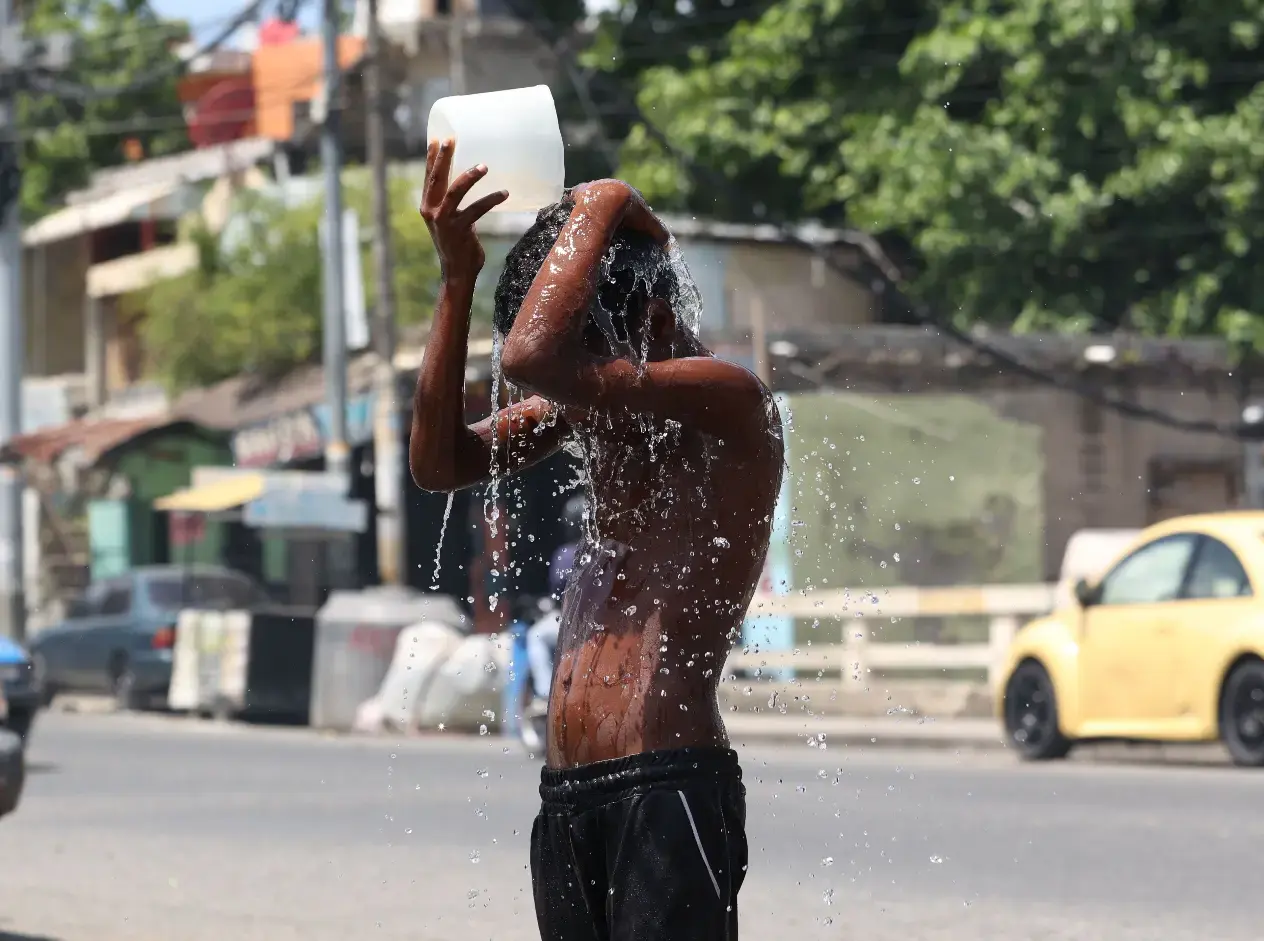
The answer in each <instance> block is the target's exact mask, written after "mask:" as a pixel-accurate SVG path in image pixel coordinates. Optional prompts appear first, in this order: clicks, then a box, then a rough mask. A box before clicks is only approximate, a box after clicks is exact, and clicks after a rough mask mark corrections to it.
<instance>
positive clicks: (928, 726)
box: [729, 722, 1008, 752]
mask: <svg viewBox="0 0 1264 941" xmlns="http://www.w3.org/2000/svg"><path fill="white" fill-rule="evenodd" d="M903 724H904V723H897V724H895V727H894V728H892V727H889V726H888V727H882V726H877V727H874V726H870V727H868V728H865V727H859V728H831V727H830V726H829V724H828V723H824V722H822V723H813V724H811V725H801V726H799V727H798V728H793V729H791V728H780V729H779V728H773V727H770V726H766V727H763V728H757V727H746V728H743V727H742V723H737V722H730V723H729V737H730V738H732V739H733V741H735V742H737V743H739V744H751V745H755V744H760V745H809V746H811V745H814V744H819V743H820V742H822V741H823V742H824V743H825V745H826V746H833V747H855V748H890V749H903V750H928V751H929V750H935V751H971V752H1002V751H1007V750H1008V746H1007V745H1006V744H1005V740H1004V739H1003V738H1002V737H1001V734H1000V731H999V730H996V731H995V732H991V733H988V732H984V731H982V730H979V729H969V728H967V729H954V728H952V727H951V726H952V724H951V723H943V724H936V723H933V722H928V723H925V724H917V725H913V724H911V723H910V726H909V727H907V728H901V727H900V726H901V725H903Z"/></svg>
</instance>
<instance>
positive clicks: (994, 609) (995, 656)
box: [727, 584, 1058, 684]
mask: <svg viewBox="0 0 1264 941" xmlns="http://www.w3.org/2000/svg"><path fill="white" fill-rule="evenodd" d="M1057 588H1058V586H1057V585H1053V584H1040V585H973V586H966V587H956V588H911V587H898V588H880V589H877V590H875V591H872V592H852V591H846V590H843V591H837V590H835V591H812V592H799V593H795V594H792V595H760V596H757V597H756V598H755V600H754V601H753V602H752V604H751V608H750V614H751V616H760V615H769V616H781V617H794V618H819V619H821V620H822V621H828V622H835V621H837V622H838V623H840V624H841V626H842V630H843V632H844V637H845V640H844V641H843V642H842V643H832V644H807V645H804V646H801V647H796V648H794V649H792V650H760V649H758V648H756V647H753V646H752V647H744V648H742V649H740V650H737V651H734V653H733V655H732V656H731V657H730V658H729V661H728V666H727V669H729V670H755V669H765V670H786V669H792V670H795V671H796V672H808V671H820V670H831V671H832V670H838V671H840V673H841V675H842V676H843V677H847V676H856V677H861V676H864V675H865V674H866V673H867V672H868V671H870V670H879V671H882V670H969V669H976V670H986V671H987V675H988V681H989V682H990V683H993V684H994V683H995V682H996V680H997V672H998V670H999V669H1000V668H1001V667H1002V666H1003V664H1004V661H1005V654H1006V652H1007V651H1008V650H1009V645H1010V643H1011V642H1012V641H1013V639H1014V634H1015V632H1017V630H1018V628H1019V627H1020V626H1021V625H1022V623H1023V622H1024V621H1026V620H1029V619H1030V618H1032V617H1036V616H1039V615H1042V614H1048V613H1049V612H1050V611H1052V610H1053V608H1054V604H1055V599H1056V595H1057ZM960 616H975V617H988V618H990V619H991V624H990V626H989V630H988V640H987V643H978V644H925V643H898V642H887V643H883V642H882V641H875V640H874V639H873V636H872V634H873V632H872V631H871V630H870V628H869V622H871V621H873V620H874V619H877V618H881V619H889V618H925V617H960Z"/></svg>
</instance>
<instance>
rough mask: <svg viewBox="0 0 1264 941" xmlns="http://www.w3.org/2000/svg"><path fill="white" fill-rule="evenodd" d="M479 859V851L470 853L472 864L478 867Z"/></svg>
mask: <svg viewBox="0 0 1264 941" xmlns="http://www.w3.org/2000/svg"><path fill="white" fill-rule="evenodd" d="M479 859H480V857H479V855H478V850H474V852H472V853H470V862H472V863H473V864H474V865H475V866H477V865H478V862H479Z"/></svg>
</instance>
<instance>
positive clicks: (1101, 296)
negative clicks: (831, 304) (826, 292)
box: [621, 0, 1264, 347]
mask: <svg viewBox="0 0 1264 941" xmlns="http://www.w3.org/2000/svg"><path fill="white" fill-rule="evenodd" d="M1262 31H1264V4H1262V3H1261V2H1260V0H1226V2H1224V3H1219V4H1210V5H1206V6H1204V7H1202V8H1199V9H1195V8H1194V7H1193V6H1192V5H1189V4H1177V3H1172V2H1169V0H1058V2H1054V0H1007V2H1004V3H1000V4H998V3H992V2H984V0H949V2H942V0H923V2H914V0H900V2H897V3H895V4H878V3H876V2H873V0H780V2H779V3H777V4H776V5H775V6H773V7H772V8H770V9H769V10H768V11H767V12H766V13H765V14H764V15H763V16H762V17H760V18H759V19H758V20H757V21H754V22H751V23H744V24H739V25H738V26H737V27H735V28H734V29H733V30H732V32H731V33H730V34H729V36H728V37H727V42H726V44H725V48H724V53H723V54H722V55H714V54H710V53H708V52H706V51H705V50H703V51H699V52H696V53H694V54H693V55H692V56H691V59H690V63H689V65H688V66H687V67H684V68H681V67H675V66H664V67H660V68H656V69H654V70H652V71H650V72H648V73H647V74H646V75H645V77H644V80H643V82H642V86H641V91H640V105H641V108H642V110H643V112H644V113H645V114H647V115H649V116H650V119H651V120H653V121H655V122H656V124H657V125H658V127H660V128H661V129H662V130H663V131H665V132H666V134H667V135H668V136H669V137H670V139H671V140H672V142H673V144H674V145H675V146H676V147H677V148H678V149H679V150H680V151H681V152H683V153H684V154H686V155H687V156H688V157H689V158H690V159H692V160H695V161H697V162H698V163H700V164H703V165H706V166H710V167H713V168H715V169H716V170H718V171H720V173H721V174H722V175H723V176H724V177H725V178H726V179H727V181H729V183H731V184H735V188H734V187H733V186H730V187H729V189H730V191H734V190H735V191H736V192H740V193H741V194H743V197H742V198H743V201H742V202H740V203H737V204H735V203H734V201H733V199H734V197H732V196H730V197H729V199H728V202H720V201H718V200H717V199H716V197H715V194H714V192H711V191H709V189H708V185H707V184H706V183H705V179H704V181H703V183H702V184H700V183H699V180H698V178H697V177H696V176H694V175H692V174H691V173H690V172H689V171H688V170H687V169H686V168H684V167H682V166H681V165H680V164H679V163H678V162H677V161H676V160H675V159H673V157H672V156H670V155H669V154H668V153H666V152H665V151H664V150H663V149H662V148H660V147H659V146H658V145H657V143H656V142H655V141H654V140H653V139H652V137H651V135H648V134H646V133H645V130H644V128H638V129H634V130H633V131H632V133H631V134H630V136H629V139H628V141H627V143H626V145H625V147H624V150H623V158H624V164H623V168H622V171H621V172H622V173H624V174H626V176H627V178H629V179H630V180H631V181H632V182H634V183H635V184H637V185H639V186H640V187H641V188H642V189H643V190H645V192H646V193H647V195H648V196H649V197H650V199H651V200H653V201H654V202H655V204H656V205H671V206H673V207H676V208H690V209H693V210H695V211H698V212H701V213H710V211H711V210H713V209H714V208H716V207H717V206H718V208H719V210H720V211H721V212H722V213H723V214H725V215H730V216H731V217H734V218H758V217H759V216H761V215H767V216H771V217H773V218H795V217H798V216H801V215H813V216H816V217H818V218H822V219H825V220H827V221H830V222H835V223H837V222H843V221H846V222H848V223H850V224H852V225H855V226H858V227H862V228H865V229H868V230H870V231H872V232H875V233H878V234H880V235H881V236H883V237H884V240H885V241H886V243H887V244H889V245H891V246H893V247H894V249H895V251H896V257H897V260H898V261H900V262H901V264H902V266H903V267H904V268H905V269H906V270H907V271H908V272H909V273H910V275H911V277H912V288H913V290H914V291H915V292H916V293H918V294H920V295H921V296H922V297H923V298H924V299H926V300H927V301H929V302H930V303H931V304H932V306H933V307H934V308H935V309H937V310H938V311H939V312H941V314H943V315H952V316H954V317H956V318H958V320H959V322H961V323H968V322H976V321H992V322H997V323H1001V324H1011V323H1012V324H1016V325H1017V326H1018V327H1019V328H1045V327H1057V328H1062V329H1090V328H1103V327H1111V328H1113V327H1123V328H1127V329H1136V330H1140V331H1143V332H1147V333H1153V334H1167V335H1183V334H1199V333H1212V332H1215V333H1220V334H1222V335H1225V336H1227V337H1228V338H1230V339H1231V340H1233V341H1234V342H1238V343H1243V344H1253V345H1255V346H1257V347H1262V346H1264V318H1261V317H1260V316H1259V315H1258V313H1257V312H1258V311H1259V307H1260V304H1261V302H1260V300H1259V298H1260V297H1261V296H1264V294H1262V293H1261V289H1264V197H1262V195H1261V191H1260V179H1261V172H1262V171H1264V84H1262V83H1261V80H1262V79H1264V65H1261V63H1262V62H1264V57H1262V56H1261V49H1260V41H1261V32H1262ZM743 210H744V211H743Z"/></svg>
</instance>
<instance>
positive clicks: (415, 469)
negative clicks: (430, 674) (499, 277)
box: [409, 146, 783, 767]
mask: <svg viewBox="0 0 1264 941" xmlns="http://www.w3.org/2000/svg"><path fill="white" fill-rule="evenodd" d="M451 153H452V148H451V146H443V147H438V146H432V147H431V150H430V153H429V154H428V159H427V180H426V187H425V195H424V196H423V204H422V216H423V217H424V218H425V220H426V223H427V225H428V227H429V228H430V231H431V235H432V237H433V238H434V241H435V246H436V249H437V250H438V252H439V255H440V260H441V263H442V266H443V271H444V284H443V286H442V288H441V291H440V297H439V304H438V307H437V309H436V311H435V319H434V322H433V325H432V329H431V335H430V341H429V343H428V344H427V349H426V356H425V359H424V361H423V364H422V369H421V373H420V375H419V377H418V381H417V392H416V396H415V400H414V406H413V428H412V440H411V445H410V453H409V459H410V463H411V467H412V473H413V478H414V480H415V481H416V482H417V484H418V485H419V486H421V487H423V488H425V489H428V490H454V489H459V488H461V487H468V486H473V485H475V484H478V483H482V482H484V481H486V480H488V479H489V478H490V477H491V475H492V472H493V470H494V471H495V473H496V474H498V475H499V474H512V473H515V472H517V471H519V470H522V469H523V468H525V467H528V466H530V465H532V464H535V463H537V462H539V461H541V460H544V459H545V458H547V457H548V456H550V455H551V454H553V453H554V452H555V451H556V450H557V449H558V448H559V447H560V446H561V445H562V443H563V442H564V441H565V440H566V439H567V438H569V437H572V436H573V437H574V438H575V440H577V441H578V442H579V444H580V445H581V446H582V448H583V450H584V454H585V460H584V463H585V466H586V469H587V472H588V474H589V477H590V481H591V493H592V495H593V498H594V503H595V507H594V508H593V509H592V512H593V513H594V517H595V518H594V519H592V520H590V525H589V526H588V527H587V529H588V532H587V534H586V539H585V542H584V546H583V548H582V549H581V550H580V552H579V553H578V555H577V558H576V565H575V569H574V571H573V572H572V574H571V577H570V581H569V584H568V587H567V590H566V595H565V598H564V600H563V615H562V625H561V631H560V635H559V649H558V658H557V665H556V672H555V674H554V684H553V693H552V697H551V701H550V703H549V743H548V763H549V765H550V766H552V767H572V766H575V765H579V764H586V763H588V762H593V761H600V760H604V759H609V758H618V757H622V756H625V755H631V754H636V753H639V752H642V751H649V750H654V749H661V748H679V747H684V746H697V745H718V744H725V743H726V742H727V738H726V735H725V731H724V724H723V721H722V720H721V718H720V715H719V713H718V709H717V705H716V688H717V686H718V684H719V681H720V676H721V672H722V669H723V666H724V661H725V658H726V656H727V654H728V652H729V649H730V647H731V645H732V643H733V641H734V640H735V639H736V638H737V637H738V634H739V632H740V629H741V624H742V621H743V619H744V617H745V613H746V608H747V605H748V604H749V602H750V599H751V596H752V594H753V592H754V589H755V585H756V584H757V582H758V579H759V575H760V572H761V570H762V567H763V561H764V556H765V554H766V552H767V548H768V538H769V533H770V531H771V524H772V513H773V507H774V504H775V502H776V499H777V493H778V490H779V489H780V483H781V474H782V469H783V453H782V444H781V427H780V423H779V419H778V417H777V411H776V409H775V407H774V405H773V403H772V400H771V397H770V395H769V393H768V390H767V389H766V388H764V386H763V385H762V384H761V383H760V382H759V381H758V380H757V379H756V378H755V377H754V376H753V375H751V373H749V372H748V371H746V370H744V369H742V368H741V367H738V366H735V365H733V364H731V363H726V362H723V361H721V360H717V359H715V358H714V357H713V356H712V355H711V353H710V352H709V351H708V350H706V349H705V348H704V347H702V345H701V344H700V343H699V342H698V341H697V339H696V338H695V337H693V336H692V334H690V333H688V331H684V330H678V329H677V319H676V316H675V314H674V313H673V312H672V311H671V309H670V308H669V307H668V305H667V303H666V302H664V301H662V300H652V301H650V302H649V304H648V305H647V307H646V310H645V311H644V316H643V317H642V318H641V322H640V323H638V324H634V325H632V326H633V334H634V336H633V339H634V343H633V346H634V348H636V349H645V350H647V351H648V354H649V355H648V361H647V362H646V363H643V364H637V363H633V362H631V361H630V360H628V359H625V358H620V357H619V356H617V355H614V354H613V353H612V351H611V350H610V349H609V347H608V346H607V345H606V343H605V341H604V338H603V337H602V336H601V335H600V334H599V333H597V332H595V331H593V330H591V329H586V327H587V326H588V310H589V309H590V306H591V301H592V297H593V292H594V290H595V287H596V280H597V272H598V267H599V263H600V260H601V258H602V256H603V254H604V253H605V251H606V249H607V247H608V246H609V244H610V240H611V239H612V238H613V237H614V234H615V233H616V232H617V231H618V230H619V229H620V228H621V227H624V228H629V229H634V230H637V231H640V232H643V233H646V234H649V235H651V236H653V237H654V238H655V239H656V240H658V241H659V242H660V244H666V241H667V233H666V230H665V229H664V228H663V226H662V223H661V222H660V221H659V220H658V219H656V218H655V217H654V216H653V214H652V213H651V212H650V211H649V209H648V207H647V206H645V204H644V202H643V201H642V200H641V199H640V197H639V195H637V194H636V192H635V191H634V190H632V189H630V188H629V187H627V186H626V185H625V184H622V183H619V182H617V181H613V180H603V181H599V182H597V183H592V184H587V185H586V186H585V187H582V188H581V187H577V188H576V190H575V191H574V193H573V195H574V198H575V202H576V206H575V210H574V211H573V213H572V215H571V218H570V221H569V222H568V223H567V224H566V226H565V227H564V228H563V230H562V233H561V235H560V236H559V237H558V240H557V243H556V245H555V247H554V250H553V252H552V253H551V254H550V256H549V258H548V260H547V261H546V262H545V264H544V266H543V267H542V268H541V270H540V273H539V274H538V275H537V276H536V278H535V281H534V282H533V284H532V286H531V290H530V291H529V292H528V294H527V297H526V299H525V301H524V302H523V305H522V309H521V311H520V312H519V314H518V317H517V320H516V321H515V323H514V327H513V330H512V331H511V332H510V334H509V336H508V338H507V339H506V342H505V346H504V352H503V356H502V361H501V365H502V369H503V371H504V374H505V377H506V379H508V380H509V381H510V382H512V383H513V384H514V385H516V386H518V387H519V388H520V389H522V390H524V391H525V392H526V393H528V395H527V397H526V398H525V400H524V401H523V402H521V403H517V404H515V405H513V406H511V407H510V408H506V409H501V410H499V411H498V412H496V413H495V414H494V415H493V416H492V417H490V418H488V419H486V420H484V421H482V422H479V423H478V424H476V425H474V426H466V425H465V423H464V419H463V412H464V374H465V348H466V343H467V337H468V331H469V316H470V306H471V302H472V298H473V284H474V279H475V277H476V276H477V274H478V271H479V269H480V268H481V266H482V263H483V254H482V249H481V247H480V246H479V245H478V239H477V236H476V235H475V233H474V223H475V221H476V220H477V218H478V217H479V216H481V215H482V214H483V213H485V212H486V211H488V210H489V209H490V208H491V207H492V206H493V205H495V204H496V202H499V201H500V200H503V198H504V195H503V194H495V195H493V196H490V197H486V198H485V199H483V200H480V201H479V202H477V203H475V204H473V205H472V206H470V207H468V208H467V209H464V210H459V209H458V208H457V207H458V206H459V205H460V201H461V199H462V198H463V197H464V195H465V193H466V192H468V190H469V188H470V187H471V186H472V185H473V184H474V183H475V182H477V180H478V179H481V178H482V176H483V175H484V173H485V170H484V169H483V168H477V167H476V168H474V169H473V170H469V171H466V172H465V173H463V174H461V175H460V176H458V177H457V178H456V179H455V180H452V181H451V184H450V185H449V175H450V163H451Z"/></svg>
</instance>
